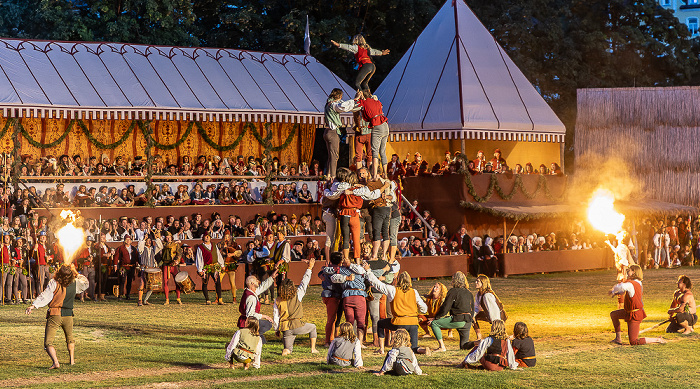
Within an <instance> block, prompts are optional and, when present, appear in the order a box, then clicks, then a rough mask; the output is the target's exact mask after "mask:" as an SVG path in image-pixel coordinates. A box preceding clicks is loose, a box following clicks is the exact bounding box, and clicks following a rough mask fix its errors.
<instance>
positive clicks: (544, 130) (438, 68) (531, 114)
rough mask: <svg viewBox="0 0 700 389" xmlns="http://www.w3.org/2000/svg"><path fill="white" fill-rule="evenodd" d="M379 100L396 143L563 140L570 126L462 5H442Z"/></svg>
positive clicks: (451, 0)
mask: <svg viewBox="0 0 700 389" xmlns="http://www.w3.org/2000/svg"><path fill="white" fill-rule="evenodd" d="M376 94H377V96H378V97H379V99H380V101H382V103H383V104H384V112H385V113H386V114H387V117H388V118H389V125H390V127H391V132H392V140H402V139H412V140H423V139H494V140H515V141H545V142H563V141H564V134H565V132H566V129H565V127H564V124H562V122H561V120H559V118H558V117H557V115H556V114H555V113H554V111H552V109H551V108H550V107H549V105H547V103H546V102H545V101H544V99H543V98H542V96H540V94H539V93H538V92H537V90H536V89H535V88H534V87H533V86H532V84H531V83H530V82H529V81H528V80H527V78H525V76H524V75H523V73H522V72H521V71H520V69H518V67H517V66H515V64H514V63H513V61H511V59H510V58H509V57H508V55H507V54H506V53H505V51H504V50H503V48H502V47H501V46H500V45H499V44H498V42H496V40H495V39H494V37H493V36H492V35H491V33H490V32H489V31H488V30H487V29H486V27H484V25H483V24H482V23H481V22H480V21H479V19H477V17H476V16H475V15H474V13H473V12H472V11H471V9H469V7H468V6H467V5H466V4H465V3H464V2H463V0H448V1H447V2H446V3H445V5H443V6H442V8H441V9H440V10H439V11H438V13H437V14H436V15H435V17H434V18H433V20H432V21H431V22H430V24H428V26H427V27H426V28H425V30H424V31H423V32H422V33H421V34H420V36H419V37H418V39H416V41H415V42H414V43H413V45H412V46H411V47H410V48H409V49H408V51H407V52H406V54H404V56H403V58H401V60H400V61H399V63H398V64H396V66H395V67H394V68H393V70H392V71H391V72H390V73H389V75H388V76H387V77H386V79H384V81H383V82H382V84H381V85H380V87H379V88H378V89H377V91H376Z"/></svg>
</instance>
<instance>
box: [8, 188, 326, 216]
mask: <svg viewBox="0 0 700 389" xmlns="http://www.w3.org/2000/svg"><path fill="white" fill-rule="evenodd" d="M112 185H114V183H112ZM171 185H172V186H171ZM189 188H190V185H186V184H176V183H172V184H169V183H160V184H159V183H156V184H154V188H153V191H152V196H151V198H152V203H153V205H154V206H168V205H236V204H259V203H260V201H258V200H256V198H255V196H253V193H252V187H251V185H250V183H249V182H248V181H246V180H241V181H236V180H232V181H230V182H229V183H228V184H227V183H224V182H222V183H218V184H214V183H202V182H197V183H195V185H194V188H193V189H192V190H190V189H189ZM65 189H66V187H65V184H63V183H58V184H56V187H55V188H52V187H49V188H47V189H46V190H44V193H41V192H40V191H38V190H37V189H36V187H35V186H30V187H28V188H27V189H17V190H16V191H14V192H12V191H11V190H10V189H8V190H7V191H5V189H3V188H2V187H1V186H0V206H1V207H2V209H3V210H4V212H5V213H4V214H5V215H6V216H8V217H10V216H13V215H21V214H27V213H28V212H29V210H31V209H32V208H36V207H39V206H46V207H49V208H54V207H130V206H144V205H147V204H148V201H149V198H148V196H147V194H146V191H145V190H141V191H138V190H137V189H136V186H135V185H132V184H128V185H126V186H125V187H123V188H121V189H117V187H116V186H108V185H99V186H98V185H94V186H90V187H89V188H88V186H86V185H82V184H81V185H79V186H77V189H74V190H75V193H74V194H71V193H70V192H69V191H66V190H65ZM314 189H315V188H314ZM262 190H263V193H262V197H263V201H264V200H265V198H266V196H269V197H271V198H272V202H273V203H274V204H297V203H313V202H315V200H314V196H313V194H312V193H311V191H310V190H309V187H308V184H306V183H303V184H302V185H301V187H300V188H299V187H298V186H297V183H296V182H290V183H287V184H281V183H280V184H273V185H271V190H270V191H269V193H268V192H265V191H264V187H263V188H262Z"/></svg>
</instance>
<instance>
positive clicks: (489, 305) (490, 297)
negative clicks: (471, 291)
mask: <svg viewBox="0 0 700 389" xmlns="http://www.w3.org/2000/svg"><path fill="white" fill-rule="evenodd" d="M482 298H483V299H484V303H486V309H487V310H488V314H489V319H491V322H493V321H494V320H501V309H500V308H498V303H497V302H496V296H495V295H494V294H493V293H486V294H485V295H483V296H481V295H479V294H478V293H477V294H476V300H475V301H474V316H476V314H477V313H479V312H480V311H481V299H482Z"/></svg>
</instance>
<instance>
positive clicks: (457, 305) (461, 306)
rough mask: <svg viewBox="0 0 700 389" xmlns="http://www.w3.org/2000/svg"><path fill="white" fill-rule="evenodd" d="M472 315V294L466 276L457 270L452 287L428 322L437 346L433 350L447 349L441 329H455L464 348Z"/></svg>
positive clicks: (467, 339) (460, 344)
mask: <svg viewBox="0 0 700 389" xmlns="http://www.w3.org/2000/svg"><path fill="white" fill-rule="evenodd" d="M473 316H474V295H472V292H471V291H469V286H468V284H467V276H466V275H464V273H462V272H461V271H458V272H457V273H455V274H454V275H453V276H452V288H451V289H450V290H449V291H448V292H447V295H446V296H445V301H444V302H443V303H442V305H441V306H440V309H438V311H437V312H436V314H435V319H433V320H432V321H431V322H430V327H432V329H433V333H434V334H435V339H437V341H438V348H437V349H436V350H435V351H438V352H442V351H447V349H446V348H445V342H444V341H443V340H442V329H443V328H449V329H450V330H451V329H457V332H459V348H460V349H463V350H464V349H466V348H467V347H466V345H467V343H468V342H469V331H470V330H471V325H472V317H473Z"/></svg>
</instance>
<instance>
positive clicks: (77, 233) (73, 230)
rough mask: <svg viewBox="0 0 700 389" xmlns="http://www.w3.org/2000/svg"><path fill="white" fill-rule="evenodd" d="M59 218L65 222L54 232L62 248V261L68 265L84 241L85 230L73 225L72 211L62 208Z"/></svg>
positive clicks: (73, 215) (73, 216)
mask: <svg viewBox="0 0 700 389" xmlns="http://www.w3.org/2000/svg"><path fill="white" fill-rule="evenodd" d="M61 218H62V219H63V220H64V221H66V222H67V223H66V225H65V226H63V227H61V229H59V230H58V231H57V232H56V237H57V238H58V243H59V244H60V245H61V247H62V248H63V263H64V264H65V265H70V264H71V262H72V259H73V255H75V253H76V252H77V251H78V249H80V247H82V245H83V244H84V243H85V231H84V230H83V229H82V228H80V227H76V226H75V214H74V213H73V212H71V211H69V210H66V209H64V210H63V211H61Z"/></svg>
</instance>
